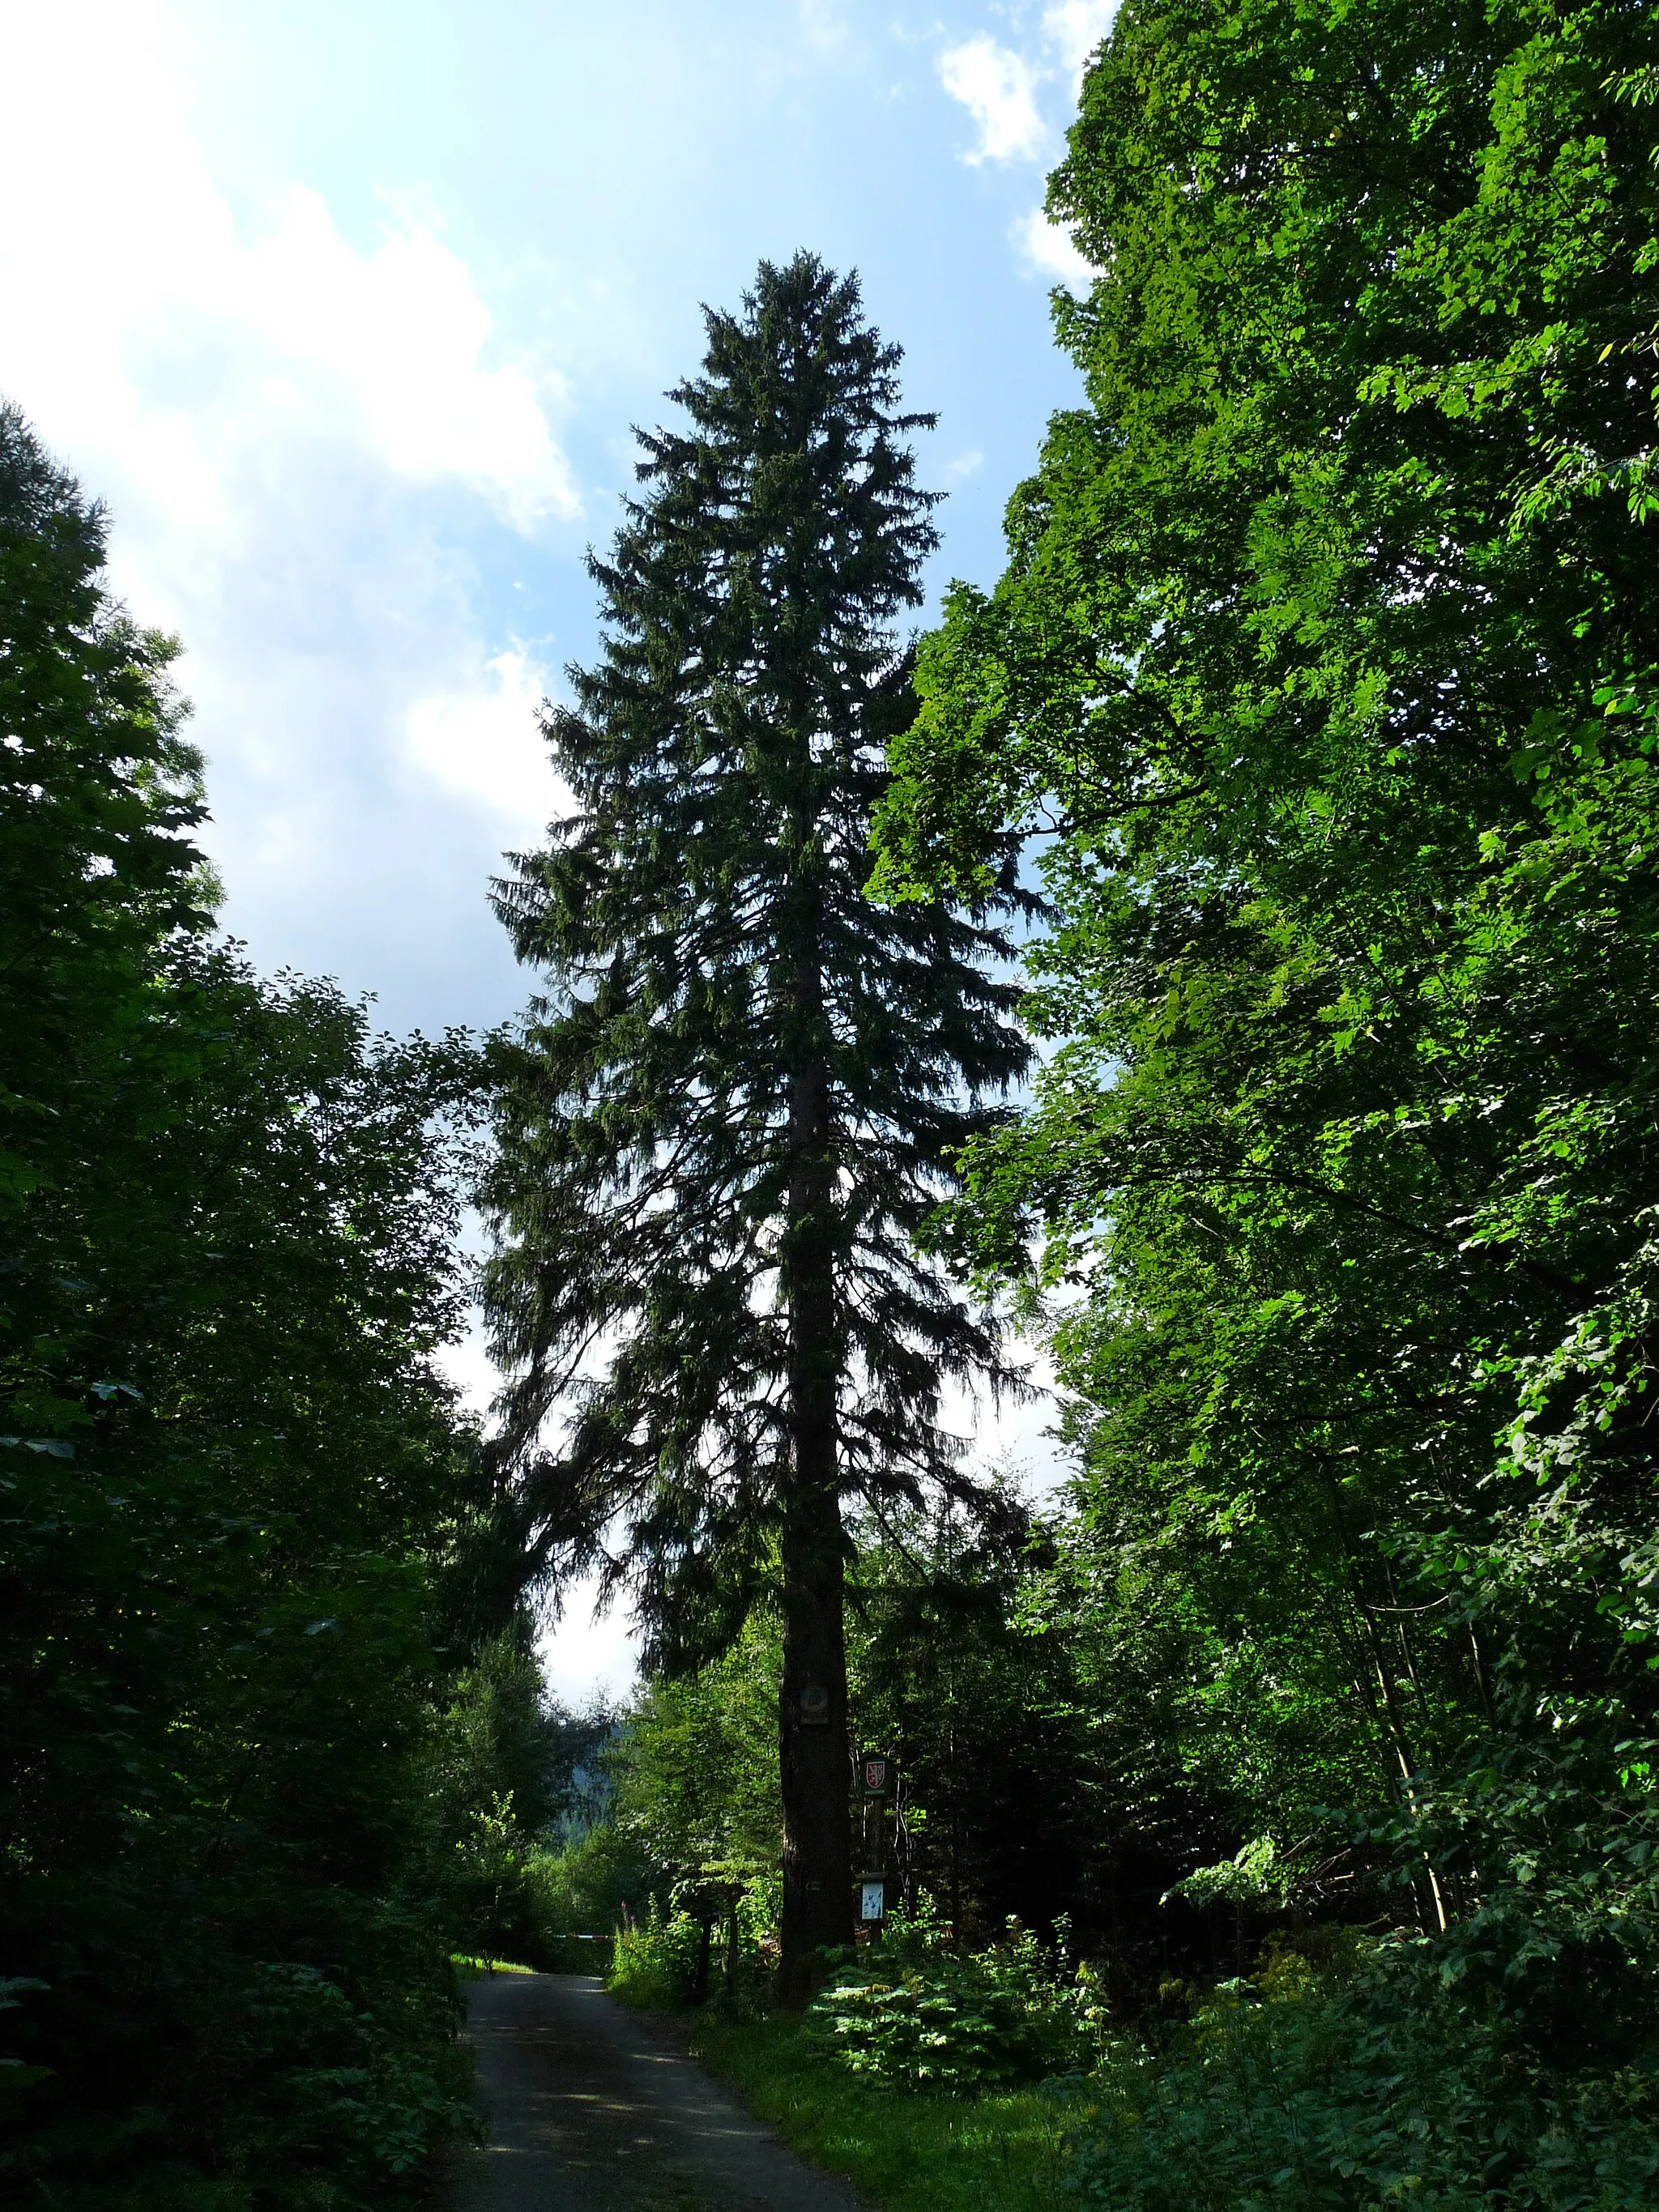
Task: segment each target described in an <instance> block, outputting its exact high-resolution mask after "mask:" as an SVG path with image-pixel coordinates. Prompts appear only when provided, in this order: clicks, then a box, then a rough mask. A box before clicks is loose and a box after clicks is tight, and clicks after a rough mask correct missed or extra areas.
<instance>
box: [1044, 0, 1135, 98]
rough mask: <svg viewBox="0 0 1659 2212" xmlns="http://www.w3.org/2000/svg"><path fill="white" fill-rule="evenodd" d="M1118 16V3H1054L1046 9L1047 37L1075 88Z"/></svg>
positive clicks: (1094, 0)
mask: <svg viewBox="0 0 1659 2212" xmlns="http://www.w3.org/2000/svg"><path fill="white" fill-rule="evenodd" d="M1116 13H1117V0H1054V5H1053V6H1052V7H1049V8H1045V9H1043V11H1042V34H1043V37H1044V38H1045V39H1046V40H1048V44H1049V46H1052V47H1054V50H1055V51H1056V52H1057V53H1058V55H1059V57H1060V67H1061V68H1062V69H1063V70H1065V72H1066V76H1068V77H1069V78H1070V79H1071V81H1072V83H1073V88H1075V87H1076V86H1077V85H1078V84H1079V83H1080V82H1081V81H1082V77H1083V72H1084V70H1085V67H1086V66H1087V65H1088V63H1089V62H1090V60H1091V58H1092V57H1093V54H1094V51H1095V48H1096V47H1097V46H1098V45H1099V44H1100V42H1101V40H1103V38H1104V37H1105V35H1106V33H1107V32H1108V31H1109V30H1110V29H1111V27H1112V18H1113V16H1114V15H1116Z"/></svg>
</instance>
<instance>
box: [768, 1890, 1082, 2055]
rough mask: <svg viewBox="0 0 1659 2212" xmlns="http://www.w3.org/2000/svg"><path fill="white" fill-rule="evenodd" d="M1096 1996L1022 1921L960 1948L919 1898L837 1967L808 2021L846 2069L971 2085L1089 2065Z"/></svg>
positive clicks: (1014, 1922) (1080, 1977) (1080, 1971)
mask: <svg viewBox="0 0 1659 2212" xmlns="http://www.w3.org/2000/svg"><path fill="white" fill-rule="evenodd" d="M1093 1996H1094V1985H1093V1983H1092V1980H1091V1978H1090V1977H1089V1975H1088V1973H1087V1971H1086V1970H1085V1969H1081V1968H1080V1969H1079V1973H1078V1976H1077V1978H1075V1979H1074V1980H1073V1981H1071V1982H1069V1983H1068V1982H1066V1981H1064V1980H1062V1978H1061V1977H1060V1960H1059V1957H1058V1954H1055V1953H1051V1952H1049V1951H1048V1950H1047V1949H1046V1948H1044V1946H1043V1945H1042V1944H1041V1943H1039V1942H1038V1941H1037V1939H1036V1937H1035V1936H1032V1935H1031V1934H1030V1932H1029V1931H1028V1930H1026V1929H1022V1928H1021V1927H1020V1925H1019V1923H1018V1921H1013V1920H1011V1921H1010V1922H1009V1923H1008V1934H1007V1938H1006V1942H1002V1943H1000V1944H998V1945H997V1946H995V1947H994V1948H993V1949H991V1950H988V1951H981V1952H979V1953H977V1954H974V1955H972V1956H969V1957H964V1956H963V1955H961V1954H958V1953H957V1952H954V1951H952V1950H951V1948H950V1946H949V1943H948V1941H947V1937H946V1931H945V1928H944V1926H943V1925H942V1923H939V1921H938V1920H937V1919H936V1918H935V1917H933V1912H932V1911H931V1908H929V1907H928V1906H927V1905H926V1904H925V1903H924V1905H923V1908H922V1911H921V1913H920V1914H919V1915H918V1916H917V1917H915V1918H914V1919H909V1920H907V1919H904V1918H902V1917H900V1916H898V1915H895V1916H894V1917H893V1918H892V1919H891V1920H890V1922H889V1923H888V1924H887V1929H886V1932H885V1936H884V1941H883V1942H881V1944H880V1945H879V1946H878V1947H872V1949H871V1950H870V1951H869V1952H867V1953H866V1954H863V1955H862V1956H860V1958H858V1959H856V1960H850V1961H844V1962H842V1964H840V1965H839V1966H837V1967H836V1970H835V1972H834V1976H833V1978H832V1980H831V1981H830V1983H829V1986H828V1987H827V1988H826V1989H825V1990H823V1992H822V1994H821V1995H820V1996H819V1997H818V1998H817V2002H815V2003H814V2005H813V2007H812V2020H813V2022H814V2024H815V2026H816V2027H817V2031H818V2033H819V2034H820V2035H821V2037H822V2038H823V2042H824V2043H825V2044H827V2045H829V2048H830V2049H832V2050H833V2051H834V2052H835V2054H836V2057H838V2058H839V2059H840V2061H841V2063H842V2064H843V2065H845V2066H847V2067H848V2068H849V2069H851V2070H852V2071H853V2072H854V2073H860V2074H866V2075H872V2076H873V2077H874V2078H875V2079H877V2080H878V2081H887V2082H891V2083H894V2084H896V2085H898V2086H902V2087H905V2088H910V2089H946V2090H953V2091H956V2092H958V2093H961V2092H963V2091H966V2092H968V2093H974V2092H976V2091H978V2090H981V2089H984V2088H990V2087H1004V2086H1006V2085H1008V2084H1010V2083H1013V2082H1019V2081H1041V2080H1042V2078H1043V2076H1044V2075H1050V2074H1058V2073H1065V2072H1068V2071H1072V2070H1073V2069H1077V2068H1079V2067H1083V2066H1087V2065H1089V2064H1090V2063H1092V2061H1093V2059H1094V2057H1095V2055H1096V2052H1097V2047H1098V2033H1099V2019H1100V2015H1099V2010H1098V2008H1097V2006H1096V2005H1095V2004H1094V2002H1092V2000H1093Z"/></svg>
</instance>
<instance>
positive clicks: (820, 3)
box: [799, 0, 850, 54]
mask: <svg viewBox="0 0 1659 2212" xmlns="http://www.w3.org/2000/svg"><path fill="white" fill-rule="evenodd" d="M799 9H800V30H801V36H802V38H804V39H805V41H806V43H807V45H808V46H811V48H812V49H813V51H814V52H817V53H821V54H837V53H841V52H843V51H844V50H845V48H846V46H847V44H848V38H849V36H850V33H849V32H848V25H847V19H846V17H845V16H844V15H842V14H841V12H840V10H839V9H836V7H834V6H832V5H831V4H830V0H799Z"/></svg>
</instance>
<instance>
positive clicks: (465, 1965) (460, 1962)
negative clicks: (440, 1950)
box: [449, 1951, 536, 1982]
mask: <svg viewBox="0 0 1659 2212" xmlns="http://www.w3.org/2000/svg"><path fill="white" fill-rule="evenodd" d="M449 1963H450V1965H451V1966H453V1967H454V1969H455V1971H456V1972H457V1973H458V1974H459V1976H460V1978H461V1979H462V1980H463V1981H464V1982H471V1981H477V1978H478V1977H479V1976H480V1975H481V1974H533V1973H534V1972H535V1971H536V1969H535V1968H534V1967H533V1966H519V1965H517V1964H516V1963H515V1961H514V1960H511V1959H469V1958H468V1957H467V1955H466V1954H465V1952H463V1951H452V1952H451V1953H450V1954H449Z"/></svg>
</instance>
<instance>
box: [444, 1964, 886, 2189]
mask: <svg viewBox="0 0 1659 2212" xmlns="http://www.w3.org/2000/svg"><path fill="white" fill-rule="evenodd" d="M466 2034H467V2039H468V2041H469V2042H470V2043H471V2045H472V2047H473V2049H474V2051H476V2052H477V2062H478V2089H479V2093H480V2095H481V2096H482V2098H483V2102H484V2106H485V2108H486V2110H487V2111H488V2112H489V2142H488V2143H487V2144H486V2145H485V2147H484V2148H483V2149H482V2150H476V2151H469V2152H466V2153H465V2154H462V2155H461V2156H460V2157H459V2158H457V2160H455V2163H454V2165H453V2168H452V2169H451V2172H450V2177H449V2188H448V2191H447V2200H448V2205H449V2208H450V2212H860V2200H859V2199H858V2198H857V2197H854V2194H853V2191H851V2189H850V2188H848V2185H847V2184H846V2183H845V2182H842V2181H838V2180H836V2179H832V2178H831V2177H830V2176H829V2175H828V2174H823V2173H819V2172H817V2171H816V2170H815V2169H814V2168H813V2167H811V2166H807V2165H805V2164H804V2163H803V2161H802V2160H800V2159H799V2158H797V2157H796V2155H795V2154H794V2153H793V2151H791V2150H787V2149H786V2148H784V2146H783V2145H782V2144H781V2142H779V2141H778V2139H777V2137H776V2136H774V2135H772V2134H771V2133H770V2132H769V2130H767V2129H765V2128H763V2127H762V2126H761V2125H760V2124H759V2122H758V2121H757V2120H752V2119H750V2117H749V2115H748V2114H747V2113H746V2112H744V2110H743V2108H742V2106H740V2105H738V2103H737V2102H736V2100H734V2099H733V2098H732V2097H731V2096H730V2095H729V2094H728V2093H726V2090H724V2089H722V2088H721V2087H720V2086H719V2084H718V2083H716V2082H715V2081H712V2080H711V2079H710V2078H709V2076H708V2075H707V2074H705V2073H704V2071H703V2070H702V2067H701V2066H699V2065H698V2064H697V2063H696V2061H695V2060H694V2059H690V2058H688V2057H685V2055H684V2052H682V2051H676V2050H675V2049H673V2047H672V2046H671V2045H669V2044H668V2043H665V2041H664V2040H663V2039H662V2038H661V2037H660V2035H659V2034H656V2033H653V2031H652V2029H651V2028H650V2027H648V2026H647V2024H646V2022H645V2021H643V2020H641V2017H640V2015H638V2014H637V2013H633V2012H630V2011H629V2009H628V2008H627V2007H626V2006H624V2005H619V2004H617V2003H616V2002H613V2000H612V1999H611V1998H610V1997H608V1996H606V1995H605V1991H604V1990H603V1988H602V1987H601V1986H600V1984H599V1981H598V1980H597V1979H595V1978H592V1977H591V1976H589V1975H586V1974H496V1975H493V1976H490V1977H488V1978H485V1979H484V1980H483V1981H477V1982H474V1983H473V1984H471V1988H470V1989H469V1990H468V1992H467V2025H466Z"/></svg>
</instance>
